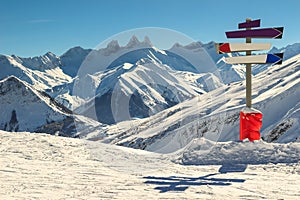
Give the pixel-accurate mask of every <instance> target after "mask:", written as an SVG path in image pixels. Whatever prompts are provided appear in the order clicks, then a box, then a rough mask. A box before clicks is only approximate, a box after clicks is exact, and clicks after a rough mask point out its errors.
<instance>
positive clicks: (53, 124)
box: [0, 76, 100, 137]
mask: <svg viewBox="0 0 300 200" xmlns="http://www.w3.org/2000/svg"><path fill="white" fill-rule="evenodd" d="M0 94H1V98H0V105H1V106H0V113H1V120H0V129H1V130H6V131H30V132H46V133H50V134H59V135H63V136H69V137H74V136H76V135H80V134H81V133H80V132H82V131H84V130H83V128H89V129H90V130H91V131H93V130H92V129H91V128H95V127H97V126H98V127H100V124H99V123H97V122H95V121H93V120H90V119H86V118H84V117H81V116H74V115H72V112H71V111H70V110H68V109H67V108H65V107H64V106H62V105H61V104H59V103H57V102H56V101H55V100H53V99H52V98H51V97H50V96H49V95H47V94H46V93H45V92H39V91H37V90H35V89H33V88H32V86H30V85H29V84H28V83H26V82H24V81H21V80H20V79H18V78H16V77H14V76H10V77H8V78H6V79H4V80H2V81H1V82H0Z"/></svg>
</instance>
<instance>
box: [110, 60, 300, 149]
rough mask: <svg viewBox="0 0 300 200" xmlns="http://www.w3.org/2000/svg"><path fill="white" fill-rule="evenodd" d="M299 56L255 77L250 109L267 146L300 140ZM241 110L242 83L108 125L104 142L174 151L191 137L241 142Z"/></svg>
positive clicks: (242, 99) (185, 143) (243, 100)
mask: <svg viewBox="0 0 300 200" xmlns="http://www.w3.org/2000/svg"><path fill="white" fill-rule="evenodd" d="M299 69H300V55H297V56H295V57H293V58H290V59H289V60H286V61H284V62H283V64H282V65H275V66H273V67H270V68H268V69H267V70H265V71H263V72H261V73H259V74H257V75H256V76H254V77H253V93H252V98H253V107H254V108H257V109H259V110H260V111H262V113H263V114H264V118H263V127H262V130H261V131H262V137H263V139H264V140H266V141H273V142H291V141H297V140H299V137H300V135H299V133H300V129H299V127H300V126H299V122H300V118H299V102H300V99H299V97H300V74H299V73H300V70H299ZM243 106H245V81H241V82H235V83H232V84H229V85H224V86H223V87H220V88H218V89H215V90H213V91H211V92H208V93H206V94H203V95H201V96H198V97H196V98H193V99H191V100H189V101H185V102H182V103H180V104H178V105H176V106H173V107H171V108H169V109H166V110H164V111H162V112H160V113H159V114H157V115H154V116H151V117H149V118H146V119H140V120H135V121H132V122H130V121H129V122H122V123H119V124H116V125H113V126H110V127H109V128H108V129H107V130H105V133H106V134H107V135H108V137H107V138H106V139H105V140H104V142H109V143H114V144H120V145H124V146H129V147H134V148H140V149H146V150H150V151H156V152H172V151H176V150H178V149H180V148H183V147H184V146H186V145H187V144H188V143H189V142H190V141H192V140H193V139H194V138H199V137H206V138H208V139H211V140H218V141H232V140H233V141H236V140H238V139H239V112H240V110H241V109H242V108H243Z"/></svg>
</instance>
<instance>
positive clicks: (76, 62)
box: [60, 46, 92, 77]
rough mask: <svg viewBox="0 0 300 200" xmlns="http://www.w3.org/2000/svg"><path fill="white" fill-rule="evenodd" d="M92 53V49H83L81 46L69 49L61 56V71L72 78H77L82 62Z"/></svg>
mask: <svg viewBox="0 0 300 200" xmlns="http://www.w3.org/2000/svg"><path fill="white" fill-rule="evenodd" d="M91 51H92V50H91V49H83V48H82V47H79V46H77V47H73V48H71V49H69V50H68V51H67V52H66V53H64V54H63V55H62V56H60V63H61V69H62V70H63V72H64V73H65V74H68V75H69V76H71V77H75V76H76V75H77V72H78V69H79V67H80V66H81V64H82V62H83V61H84V60H85V58H86V57H87V56H88V55H89V53H90V52H91Z"/></svg>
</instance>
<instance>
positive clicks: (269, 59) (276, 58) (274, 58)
mask: <svg viewBox="0 0 300 200" xmlns="http://www.w3.org/2000/svg"><path fill="white" fill-rule="evenodd" d="M282 58H283V53H276V54H263V55H251V56H237V57H227V58H225V62H226V63H227V64H265V63H270V64H281V63H282Z"/></svg>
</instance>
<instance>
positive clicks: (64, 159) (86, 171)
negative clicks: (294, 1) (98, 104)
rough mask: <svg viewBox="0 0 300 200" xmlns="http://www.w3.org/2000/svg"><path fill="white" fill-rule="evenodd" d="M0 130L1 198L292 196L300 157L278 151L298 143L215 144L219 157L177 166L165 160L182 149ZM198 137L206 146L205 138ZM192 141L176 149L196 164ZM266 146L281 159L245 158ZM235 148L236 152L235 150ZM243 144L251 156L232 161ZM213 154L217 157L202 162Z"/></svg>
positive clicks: (292, 150)
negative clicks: (151, 150)
mask: <svg viewBox="0 0 300 200" xmlns="http://www.w3.org/2000/svg"><path fill="white" fill-rule="evenodd" d="M0 135H1V137H0V144H1V146H0V187H1V190H0V198H1V199H14V200H18V199H89V200H91V199H220V200H221V199H222V200H224V199H299V197H300V192H299V191H300V190H299V185H300V163H299V161H298V162H295V160H291V158H290V156H289V155H287V154H286V153H292V155H295V153H296V152H298V153H299V143H297V144H296V143H295V144H286V145H280V144H266V143H263V142H261V143H249V142H246V143H235V142H228V143H222V144H220V145H217V146H216V148H221V149H219V150H218V151H219V152H220V155H218V154H216V153H217V152H218V151H212V153H211V154H212V155H216V157H215V158H212V157H210V156H209V157H208V163H205V162H206V161H205V160H201V165H181V164H179V163H176V162H172V160H174V159H175V160H176V158H178V156H180V153H182V152H178V153H177V154H170V155H161V154H156V153H149V152H146V151H141V150H135V149H127V148H124V147H119V146H113V145H108V144H102V143H98V142H92V141H86V140H80V139H72V138H61V137H58V136H51V135H47V134H33V133H26V132H5V131H0ZM201 143H202V144H203V143H205V144H210V143H211V141H201ZM208 146H210V145H208ZM196 147H197V145H195V146H193V148H191V149H190V151H188V152H184V153H185V154H184V157H183V158H184V159H183V160H184V161H188V160H191V161H194V159H195V160H196V161H199V162H200V159H199V158H204V157H205V156H204V155H205V154H206V155H210V154H209V152H208V154H207V153H205V152H204V151H203V150H202V152H201V151H199V150H197V148H196ZM272 147H274V148H272ZM244 149H245V151H243V150H244ZM274 149H275V150H276V151H275V153H276V154H277V155H278V157H279V158H280V159H281V161H283V162H279V163H277V164H274V163H268V162H265V161H264V164H259V165H258V164H255V163H252V160H253V158H255V156H259V155H262V157H261V158H263V157H267V156H268V155H269V156H270V157H272V158H275V157H276V156H275V155H272V153H274ZM191 150H193V151H191ZM238 150H240V151H241V153H238V154H237V152H238ZM251 150H253V152H254V154H248V153H246V154H245V155H247V156H244V157H243V158H241V159H243V161H247V162H244V164H240V163H239V164H236V163H237V162H235V161H237V160H238V156H241V155H243V153H242V152H247V151H249V152H250V151H251ZM258 150H260V152H259V153H258ZM201 153H204V155H202V154H201ZM197 156H199V157H197ZM222 156H226V157H225V158H226V163H222V162H221V160H224V159H225V158H222ZM280 159H279V160H280ZM285 159H286V160H285ZM214 160H216V161H218V162H216V163H215V164H213V165H210V164H211V163H210V162H212V161H214ZM269 160H270V159H269ZM269 160H268V161H269ZM230 161H232V162H230ZM284 161H288V162H287V163H285V162H284ZM289 161H294V162H289ZM228 163H229V164H228ZM189 164H192V163H189Z"/></svg>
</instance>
